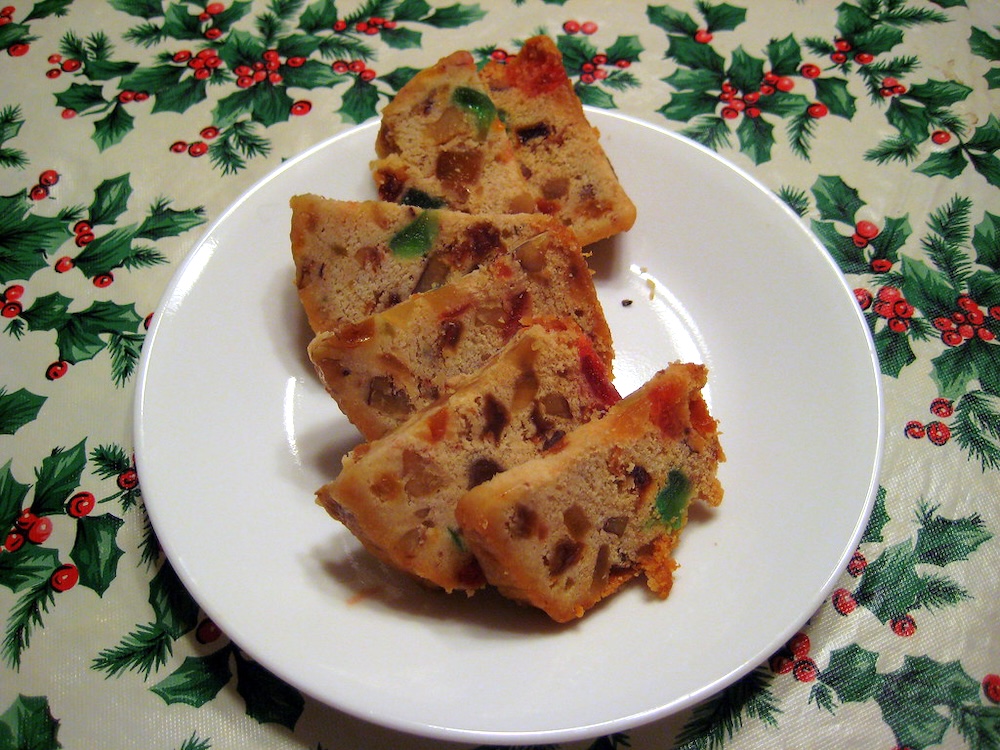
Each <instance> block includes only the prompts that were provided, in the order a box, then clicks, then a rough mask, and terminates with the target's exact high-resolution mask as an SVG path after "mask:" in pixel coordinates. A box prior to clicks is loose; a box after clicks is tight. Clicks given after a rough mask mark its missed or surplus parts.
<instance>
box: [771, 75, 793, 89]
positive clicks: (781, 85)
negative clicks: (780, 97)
mask: <svg viewBox="0 0 1000 750" xmlns="http://www.w3.org/2000/svg"><path fill="white" fill-rule="evenodd" d="M774 87H775V88H776V89H778V91H784V92H785V93H788V92H789V91H791V90H792V89H794V88H795V81H794V80H793V79H792V78H791V77H789V76H781V77H780V78H778V80H777V81H775V82H774Z"/></svg>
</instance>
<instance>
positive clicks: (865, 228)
mask: <svg viewBox="0 0 1000 750" xmlns="http://www.w3.org/2000/svg"><path fill="white" fill-rule="evenodd" d="M854 231H855V232H857V233H858V234H859V235H861V236H862V237H864V238H865V239H866V240H873V239H875V238H876V237H878V236H879V233H880V232H881V230H880V229H879V228H878V226H877V225H876V224H875V223H873V222H871V221H866V220H862V221H859V222H858V223H857V224H855V225H854Z"/></svg>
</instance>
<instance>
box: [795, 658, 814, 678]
mask: <svg viewBox="0 0 1000 750" xmlns="http://www.w3.org/2000/svg"><path fill="white" fill-rule="evenodd" d="M818 676H819V668H818V667H817V666H816V662H815V661H813V660H812V659H810V658H809V657H806V658H805V659H799V660H798V661H796V662H795V665H794V666H793V667H792V677H794V678H795V679H796V680H798V681H799V682H813V681H814V680H815V679H816V678H817V677H818Z"/></svg>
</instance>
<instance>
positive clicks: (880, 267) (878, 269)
mask: <svg viewBox="0 0 1000 750" xmlns="http://www.w3.org/2000/svg"><path fill="white" fill-rule="evenodd" d="M871 268H872V270H873V271H874V272H875V273H888V272H889V271H891V270H892V262H891V261H890V260H889V259H888V258H874V259H873V260H872V263H871Z"/></svg>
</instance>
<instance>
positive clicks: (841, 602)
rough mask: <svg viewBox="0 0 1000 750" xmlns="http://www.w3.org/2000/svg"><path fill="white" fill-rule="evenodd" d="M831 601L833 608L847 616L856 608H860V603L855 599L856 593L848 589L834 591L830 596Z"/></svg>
mask: <svg viewBox="0 0 1000 750" xmlns="http://www.w3.org/2000/svg"><path fill="white" fill-rule="evenodd" d="M830 601H831V603H832V604H833V608H834V609H835V610H836V611H837V614H840V615H843V616H844V617H847V615H849V614H851V612H853V611H854V610H856V609H857V608H858V603H857V601H855V599H854V594H852V593H851V592H850V591H848V590H847V589H837V590H835V591H834V592H833V595H832V596H831V597H830Z"/></svg>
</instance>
